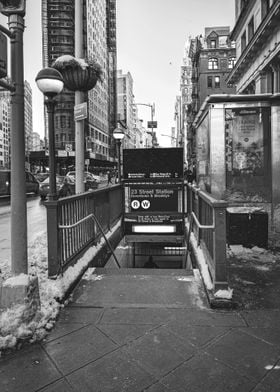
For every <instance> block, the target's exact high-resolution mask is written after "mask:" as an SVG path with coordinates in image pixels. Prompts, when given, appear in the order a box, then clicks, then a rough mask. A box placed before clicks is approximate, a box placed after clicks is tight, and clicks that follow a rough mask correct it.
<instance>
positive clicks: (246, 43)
mask: <svg viewBox="0 0 280 392" xmlns="http://www.w3.org/2000/svg"><path fill="white" fill-rule="evenodd" d="M235 9H236V12H235V19H236V22H235V26H234V28H233V31H232V33H231V39H232V40H234V41H235V42H236V64H235V67H234V68H233V69H232V70H231V73H230V74H229V76H228V82H229V83H232V84H236V92H237V93H238V94H263V93H279V92H280V62H279V56H280V39H279V37H280V1H279V0H246V1H245V0H236V1H235Z"/></svg>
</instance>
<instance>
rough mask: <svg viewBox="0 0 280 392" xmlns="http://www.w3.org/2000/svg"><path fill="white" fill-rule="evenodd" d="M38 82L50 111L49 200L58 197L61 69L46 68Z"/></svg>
mask: <svg viewBox="0 0 280 392" xmlns="http://www.w3.org/2000/svg"><path fill="white" fill-rule="evenodd" d="M35 80H36V83H37V86H38V88H39V90H40V91H41V92H42V93H43V94H44V96H45V98H46V99H45V105H46V108H47V113H48V126H49V128H48V133H49V170H50V191H49V194H48V199H49V201H52V200H56V199H57V193H56V160H55V132H54V106H55V103H56V101H55V99H54V97H55V96H56V95H57V94H59V93H60V92H61V91H62V90H63V86H64V83H63V79H62V76H61V74H60V72H59V71H57V70H56V69H54V68H44V69H42V70H41V71H39V73H38V74H37V76H36V79H35Z"/></svg>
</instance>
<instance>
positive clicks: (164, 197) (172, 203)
mask: <svg viewBox="0 0 280 392" xmlns="http://www.w3.org/2000/svg"><path fill="white" fill-rule="evenodd" d="M140 211H142V212H145V211H146V212H150V211H165V212H166V211H178V189H174V188H166V187H165V188H164V187H144V186H142V187H131V188H130V212H140Z"/></svg>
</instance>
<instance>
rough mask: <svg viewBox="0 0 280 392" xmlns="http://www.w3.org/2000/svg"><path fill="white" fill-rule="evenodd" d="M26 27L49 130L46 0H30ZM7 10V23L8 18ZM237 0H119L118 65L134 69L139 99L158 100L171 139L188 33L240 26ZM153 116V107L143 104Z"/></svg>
mask: <svg viewBox="0 0 280 392" xmlns="http://www.w3.org/2000/svg"><path fill="white" fill-rule="evenodd" d="M26 4H27V9H26V18H25V23H26V29H25V32H24V51H25V79H26V80H28V82H29V83H30V84H31V87H32V90H33V108H34V115H33V130H34V131H35V132H38V133H40V135H41V136H43V134H44V131H43V98H42V94H41V93H40V92H39V91H38V89H37V87H36V84H35V77H36V75H37V73H38V71H39V70H40V69H41V68H42V37H41V26H40V23H41V14H40V9H41V1H40V0H27V1H26ZM6 19H7V18H6V17H3V16H1V19H0V20H1V24H3V22H5V21H6ZM234 20H235V15H234V0H117V46H118V68H119V69H122V70H123V72H128V71H129V72H130V73H131V75H132V78H133V81H134V95H135V101H136V102H139V103H148V104H150V103H151V104H152V103H155V120H157V121H158V129H157V135H158V137H159V139H160V142H161V144H162V145H169V143H170V138H168V137H161V136H160V134H170V130H171V127H172V126H174V104H175V99H176V95H178V94H179V87H180V85H179V83H180V66H181V65H182V61H183V54H184V46H185V42H186V40H187V38H188V37H189V36H190V35H191V36H196V35H199V34H204V28H205V27H210V26H230V28H231V29H232V28H233V26H234ZM138 110H139V115H140V118H141V119H143V120H144V125H146V121H149V120H150V116H151V111H150V108H149V107H145V106H139V107H138Z"/></svg>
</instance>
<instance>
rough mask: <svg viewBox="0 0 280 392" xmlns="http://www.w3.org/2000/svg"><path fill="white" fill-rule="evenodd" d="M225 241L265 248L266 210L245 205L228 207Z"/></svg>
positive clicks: (266, 240) (266, 233)
mask: <svg viewBox="0 0 280 392" xmlns="http://www.w3.org/2000/svg"><path fill="white" fill-rule="evenodd" d="M227 243H228V244H229V245H243V246H246V247H252V246H258V247H260V248H267V244H268V214H267V212H265V211H259V210H256V209H255V210H254V209H250V208H246V207H229V208H228V209H227Z"/></svg>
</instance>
